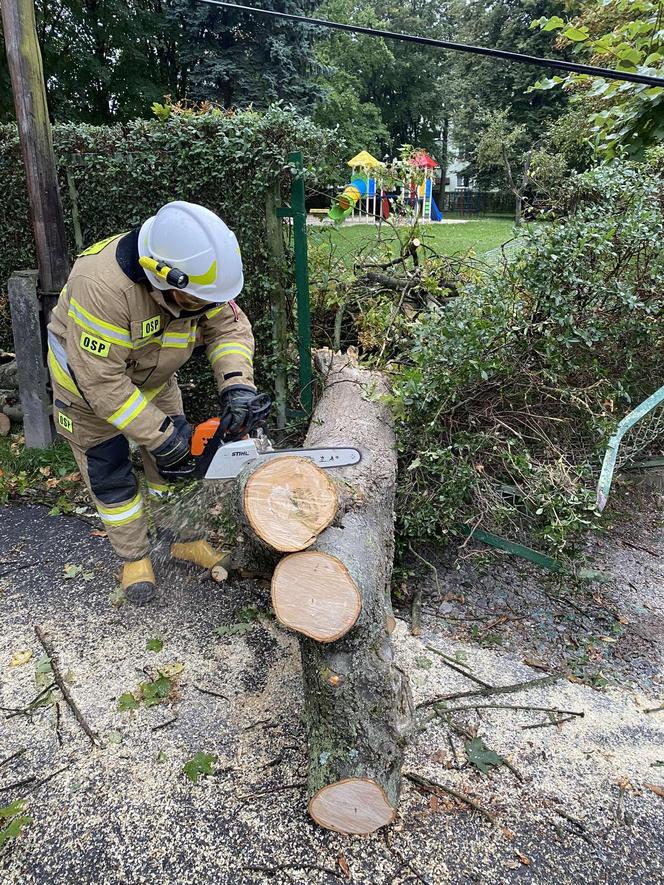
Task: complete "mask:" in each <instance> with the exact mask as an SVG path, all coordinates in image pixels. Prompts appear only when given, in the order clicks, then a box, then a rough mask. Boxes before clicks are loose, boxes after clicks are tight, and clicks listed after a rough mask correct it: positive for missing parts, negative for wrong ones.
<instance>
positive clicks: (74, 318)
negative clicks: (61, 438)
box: [48, 234, 254, 449]
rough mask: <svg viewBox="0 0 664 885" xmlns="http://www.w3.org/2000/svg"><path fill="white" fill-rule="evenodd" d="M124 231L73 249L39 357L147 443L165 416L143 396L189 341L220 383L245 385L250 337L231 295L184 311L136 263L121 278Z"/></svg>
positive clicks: (75, 392) (76, 393) (168, 373)
mask: <svg viewBox="0 0 664 885" xmlns="http://www.w3.org/2000/svg"><path fill="white" fill-rule="evenodd" d="M131 236H132V234H129V235H127V237H122V238H121V237H120V236H118V237H115V238H113V237H111V238H109V239H108V240H105V241H102V243H100V244H97V245H96V246H93V247H91V248H90V249H88V250H86V252H85V253H82V255H81V256H79V258H78V260H77V261H76V263H75V264H74V267H73V269H72V272H71V274H70V276H69V279H68V280H67V285H66V286H65V287H64V289H63V290H62V293H61V295H60V298H59V300H58V303H57V305H56V307H55V310H54V311H53V313H52V316H51V322H50V324H49V327H48V331H49V354H48V360H49V367H50V369H51V373H52V375H53V378H54V381H55V382H56V383H57V384H58V386H59V387H61V388H63V389H64V390H66V391H67V392H68V393H69V394H70V395H71V396H72V397H73V398H75V397H78V398H80V400H81V401H82V402H81V404H80V405H81V407H82V408H86V407H89V408H90V409H92V411H93V412H94V413H95V414H96V415H98V416H99V417H101V418H103V419H104V420H106V421H108V422H109V423H110V424H112V425H113V426H115V427H117V428H118V429H119V430H121V431H122V432H123V433H124V434H125V435H126V436H129V437H131V438H132V439H134V440H135V441H136V442H137V443H138V444H139V445H143V446H146V447H147V448H148V449H154V448H157V447H158V446H159V445H160V444H161V443H162V442H163V441H164V439H165V438H166V436H167V435H168V433H170V432H171V429H169V430H168V431H166V429H162V425H163V424H164V422H165V418H166V416H165V415H164V414H163V412H161V410H160V409H158V408H157V407H156V406H155V405H154V404H153V403H152V402H151V400H152V399H153V398H154V396H155V395H156V394H157V393H158V391H159V390H161V389H162V388H163V386H164V385H165V384H167V383H168V381H169V380H170V378H171V377H172V376H173V375H174V373H175V372H177V370H178V369H180V368H181V367H182V366H183V365H184V364H185V363H186V362H187V360H188V359H189V357H190V356H191V353H192V351H193V349H194V347H195V346H196V345H199V344H200V345H204V346H205V348H206V353H207V356H208V359H209V360H210V363H211V365H212V367H213V371H214V375H215V378H216V381H217V386H218V388H219V390H220V391H223V390H224V389H225V388H226V387H230V386H233V385H235V384H246V385H249V386H253V354H254V338H253V335H252V331H251V325H250V323H249V321H248V319H247V317H246V316H245V315H244V313H243V312H242V311H241V310H239V308H238V307H237V306H236V305H235V304H232V303H227V304H223V305H211V306H210V308H209V309H207V310H204V311H199V312H196V313H193V314H192V313H190V312H189V313H188V312H184V311H181V310H180V309H179V308H178V307H177V305H175V304H172V303H171V302H170V301H168V300H167V299H166V298H165V297H164V293H163V292H161V291H159V290H157V289H150V288H149V287H148V285H147V283H146V282H145V281H144V275H143V273H142V269H141V268H140V267H139V266H138V265H137V264H136V273H135V274H134V271H133V264H132V266H131V268H132V269H130V270H129V273H131V274H132V277H133V279H132V278H130V277H129V276H128V275H127V273H126V272H125V271H126V268H127V264H126V261H124V263H123V266H122V268H121V266H120V264H119V263H118V257H117V252H118V247H119V246H120V248H121V249H124V248H125V245H120V244H123V243H126V241H127V238H128V237H131ZM123 258H124V253H123ZM141 278H142V279H141ZM139 280H140V281H139Z"/></svg>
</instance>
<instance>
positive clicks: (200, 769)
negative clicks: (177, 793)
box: [182, 752, 217, 784]
mask: <svg viewBox="0 0 664 885" xmlns="http://www.w3.org/2000/svg"><path fill="white" fill-rule="evenodd" d="M216 761H217V757H216V756H210V754H209V753H202V752H200V753H196V755H195V756H194V757H193V759H190V760H189V761H188V762H185V764H184V765H183V766H182V770H183V772H184V773H185V774H186V775H187V777H188V778H189V780H190V781H191V782H192V783H194V784H196V783H198V779H199V777H201V776H203V775H208V774H212V773H213V767H214V764H215V762H216Z"/></svg>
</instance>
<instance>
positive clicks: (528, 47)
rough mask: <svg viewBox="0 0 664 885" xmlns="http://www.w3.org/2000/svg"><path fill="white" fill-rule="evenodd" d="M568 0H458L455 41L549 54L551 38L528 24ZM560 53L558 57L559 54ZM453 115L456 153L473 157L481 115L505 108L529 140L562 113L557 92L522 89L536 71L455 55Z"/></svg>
mask: <svg viewBox="0 0 664 885" xmlns="http://www.w3.org/2000/svg"><path fill="white" fill-rule="evenodd" d="M566 5H568V0H493V2H492V3H490V4H487V3H485V2H480V0H470V2H465V0H459V2H458V4H457V6H456V14H457V21H458V27H459V30H458V39H459V40H460V41H461V42H464V43H472V44H476V45H480V46H490V47H492V48H497V49H505V50H509V51H511V52H522V53H526V54H528V55H539V56H546V55H551V41H550V40H547V39H546V35H544V34H542V33H540V32H539V31H535V30H533V29H532V28H531V23H532V21H533V19H536V18H538V17H539V16H542V15H545V14H546V15H555V14H559V13H560V12H562V10H563V9H564V8H565V6H566ZM560 54H562V55H563V57H564V55H565V53H564V52H563V53H559V55H560ZM455 74H456V76H455V79H454V84H455V91H456V98H457V100H458V108H459V110H458V113H456V114H455V116H454V124H453V129H454V141H455V144H456V145H457V146H458V147H459V149H460V152H461V154H462V156H464V157H466V158H469V159H472V158H473V157H474V156H475V153H476V150H477V146H478V143H479V140H480V138H481V136H482V123H481V121H482V119H483V118H486V115H487V113H490V112H495V111H504V110H509V113H510V119H511V120H512V121H513V122H514V124H516V125H521V126H523V127H524V128H525V135H526V136H527V137H528V136H529V137H530V138H531V139H532V140H535V138H536V137H537V136H538V135H540V134H541V132H542V130H543V128H544V126H545V125H546V123H547V121H549V120H551V119H553V118H554V117H556V116H558V115H559V114H561V113H562V111H563V110H564V108H565V104H566V96H565V95H564V94H563V93H557V94H552V93H551V92H541V93H537V94H535V93H528V91H527V90H528V88H529V87H530V86H531V85H532V84H533V83H534V82H535V81H536V80H537V79H538V77H541V76H542V69H541V68H538V67H531V66H530V65H523V64H514V63H510V62H505V61H500V60H498V59H491V58H483V57H478V56H475V55H466V54H462V53H459V54H458V55H457V56H456V60H455Z"/></svg>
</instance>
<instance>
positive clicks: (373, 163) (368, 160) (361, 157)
mask: <svg viewBox="0 0 664 885" xmlns="http://www.w3.org/2000/svg"><path fill="white" fill-rule="evenodd" d="M347 165H348V166H350V167H351V168H354V167H356V166H363V167H364V168H365V169H378V168H379V167H380V166H382V165H383V164H382V163H381V162H380V160H377V159H376V158H375V157H372V156H371V154H370V153H369V151H360V153H359V154H356V155H355V156H354V157H353V159H352V160H349V161H348V164H347Z"/></svg>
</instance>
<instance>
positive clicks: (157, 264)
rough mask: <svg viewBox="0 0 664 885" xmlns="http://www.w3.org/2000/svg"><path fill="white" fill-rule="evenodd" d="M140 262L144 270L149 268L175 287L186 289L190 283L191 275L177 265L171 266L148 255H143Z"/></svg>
mask: <svg viewBox="0 0 664 885" xmlns="http://www.w3.org/2000/svg"><path fill="white" fill-rule="evenodd" d="M138 263H139V264H140V265H141V267H142V268H143V269H144V270H149V271H150V272H151V273H153V274H154V275H155V276H157V277H159V278H160V279H162V280H164V282H166V283H168V284H169V286H172V287H173V288H174V289H184V288H186V287H187V286H188V285H189V277H188V276H187V274H186V273H184V271H182V270H179V269H178V268H177V267H169V266H168V264H165V263H164V262H163V261H157V260H156V259H154V258H149V257H148V256H147V255H141V256H140V257H139V259H138Z"/></svg>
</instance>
